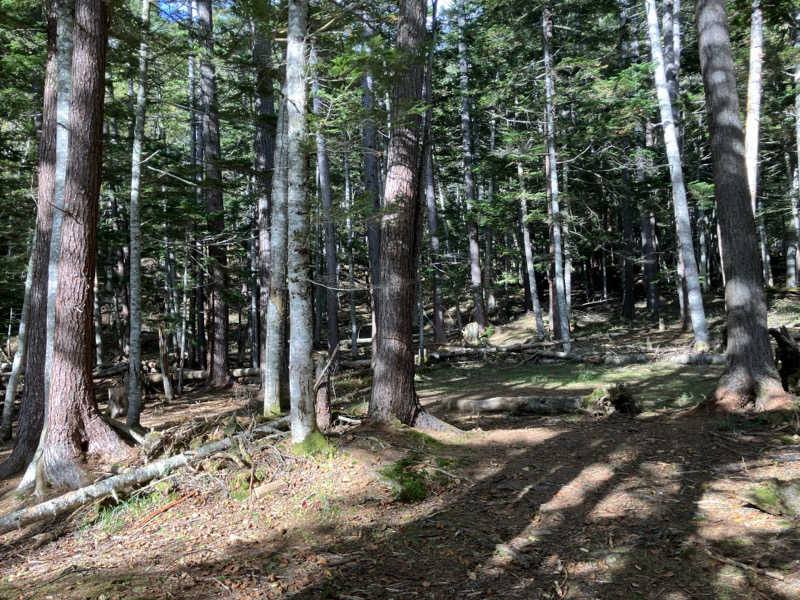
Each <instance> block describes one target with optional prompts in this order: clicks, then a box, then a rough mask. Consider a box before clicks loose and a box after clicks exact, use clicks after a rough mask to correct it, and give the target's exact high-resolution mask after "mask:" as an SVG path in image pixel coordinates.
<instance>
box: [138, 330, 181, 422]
mask: <svg viewBox="0 0 800 600" xmlns="http://www.w3.org/2000/svg"><path fill="white" fill-rule="evenodd" d="M158 366H159V368H160V369H161V383H162V384H163V385H164V400H166V401H167V402H172V400H173V397H174V396H173V393H172V380H171V379H170V376H169V360H168V359H167V344H166V340H165V339H164V328H163V327H159V328H158ZM129 427H130V425H129Z"/></svg>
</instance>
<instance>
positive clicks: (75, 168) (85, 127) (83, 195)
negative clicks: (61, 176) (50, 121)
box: [37, 0, 127, 487]
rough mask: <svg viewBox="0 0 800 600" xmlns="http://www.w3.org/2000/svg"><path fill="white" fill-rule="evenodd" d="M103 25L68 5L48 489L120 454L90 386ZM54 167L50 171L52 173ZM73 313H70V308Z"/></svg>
mask: <svg viewBox="0 0 800 600" xmlns="http://www.w3.org/2000/svg"><path fill="white" fill-rule="evenodd" d="M107 27H108V12H107V5H105V4H104V3H103V2H102V0H77V1H76V2H75V30H74V52H73V59H72V72H71V80H72V82H73V87H72V90H71V101H70V110H69V123H70V124H73V125H74V126H71V127H70V141H69V144H70V152H69V158H68V161H67V179H66V186H65V191H64V200H65V206H66V210H67V212H66V213H65V216H64V222H63V226H62V232H61V233H62V244H61V249H60V252H59V259H58V273H59V282H58V291H57V294H56V306H55V313H56V314H55V325H56V326H55V336H54V338H55V339H54V351H53V363H52V371H51V375H50V386H49V396H48V399H47V403H48V407H49V408H48V411H47V413H48V414H47V427H46V435H45V436H44V443H43V447H42V459H41V464H40V469H38V468H37V472H40V473H41V474H42V476H43V478H44V480H45V481H48V482H49V483H51V484H52V485H54V486H56V487H79V486H80V485H81V483H82V482H83V481H84V479H85V476H84V475H83V473H82V471H81V470H80V468H79V467H78V463H77V461H78V459H79V458H80V456H81V454H82V451H83V448H86V451H87V452H88V453H89V454H94V455H98V456H100V457H102V458H115V459H118V458H122V457H125V456H126V455H127V448H126V447H125V445H124V444H123V443H122V441H121V440H120V439H119V437H118V436H117V435H116V434H115V433H114V431H113V430H112V429H111V428H110V427H109V426H108V425H107V424H106V423H105V422H104V421H103V419H102V418H101V417H100V413H99V412H98V410H97V405H96V404H95V399H94V390H93V382H92V355H91V335H92V311H93V301H92V293H91V290H92V280H91V276H92V275H93V274H94V272H95V269H94V262H95V255H96V251H95V250H96V242H97V237H96V235H97V205H98V197H99V192H100V170H101V168H100V167H101V161H102V150H101V141H102V123H103V79H104V74H105V48H106V34H107ZM57 168H58V167H57ZM76 308H78V310H76Z"/></svg>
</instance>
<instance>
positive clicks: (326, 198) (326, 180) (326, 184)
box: [309, 44, 339, 354]
mask: <svg viewBox="0 0 800 600" xmlns="http://www.w3.org/2000/svg"><path fill="white" fill-rule="evenodd" d="M317 60H318V58H317V49H316V46H314V45H313V44H312V45H311V54H310V63H311V64H310V65H309V66H310V67H311V72H312V84H311V97H312V111H313V112H314V116H315V117H316V118H317V132H316V136H315V137H316V142H317V168H318V170H319V195H320V199H321V200H322V222H323V228H324V234H325V272H326V279H325V281H326V285H327V287H326V288H325V301H326V307H327V310H328V353H329V354H330V353H333V350H334V349H335V348H336V347H337V346H338V345H339V323H338V315H339V293H338V288H339V280H338V277H337V264H336V228H335V226H334V225H335V224H334V222H333V211H332V202H331V180H330V168H329V164H328V148H327V144H326V142H325V136H324V134H323V133H322V116H323V115H322V98H320V95H319V94H320V92H319V77H318V75H319V74H318V72H317Z"/></svg>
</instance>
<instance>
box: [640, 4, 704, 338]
mask: <svg viewBox="0 0 800 600" xmlns="http://www.w3.org/2000/svg"><path fill="white" fill-rule="evenodd" d="M645 4H646V8H647V24H648V31H649V34H650V51H651V53H652V55H653V74H654V76H655V81H656V94H657V96H658V107H659V110H660V112H661V123H662V126H663V130H664V144H665V145H666V147H667V159H668V161H669V173H670V180H671V182H672V206H673V209H674V212H675V229H676V231H677V235H678V240H679V244H680V256H681V258H682V259H683V266H684V271H685V277H686V287H687V290H688V301H689V315H690V317H691V320H692V330H693V331H694V343H695V348H697V349H698V350H707V349H708V327H707V325H706V315H705V310H704V308H703V295H702V293H701V291H700V278H699V275H698V271H697V261H696V260H695V256H694V243H693V242H692V229H691V220H690V218H689V205H688V203H687V200H686V186H685V184H684V179H683V168H682V166H681V155H680V148H679V146H678V135H677V133H676V130H675V122H674V120H673V112H672V102H671V101H670V97H669V91H668V89H667V78H666V71H665V68H664V57H663V54H662V52H661V33H660V31H659V27H658V13H657V12H656V3H655V0H645Z"/></svg>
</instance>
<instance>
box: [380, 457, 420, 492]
mask: <svg viewBox="0 0 800 600" xmlns="http://www.w3.org/2000/svg"><path fill="white" fill-rule="evenodd" d="M378 472H379V473H380V474H381V475H382V476H383V477H384V478H386V479H387V480H388V481H389V483H390V484H391V485H392V488H393V489H394V494H395V498H397V499H398V500H399V501H400V502H419V501H421V500H424V499H425V497H426V496H427V495H428V486H427V484H426V482H425V480H426V479H427V473H426V471H425V470H424V469H421V468H420V461H419V459H418V458H417V457H416V455H411V456H408V457H406V458H402V459H400V460H398V461H397V462H394V463H392V464H391V465H389V466H388V467H384V468H382V469H381V470H380V471H378Z"/></svg>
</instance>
